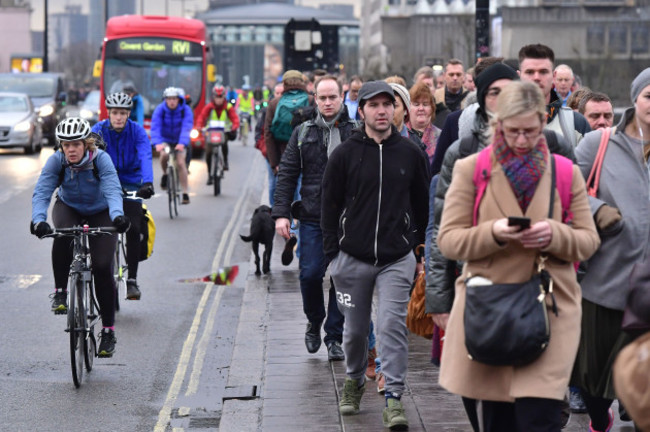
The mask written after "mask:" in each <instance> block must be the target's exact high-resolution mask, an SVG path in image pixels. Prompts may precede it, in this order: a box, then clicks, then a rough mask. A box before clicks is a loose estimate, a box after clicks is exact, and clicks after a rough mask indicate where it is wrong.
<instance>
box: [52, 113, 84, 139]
mask: <svg viewBox="0 0 650 432" xmlns="http://www.w3.org/2000/svg"><path fill="white" fill-rule="evenodd" d="M55 134H56V139H57V140H58V141H59V142H61V141H77V140H84V139H86V138H88V137H89V136H90V123H88V122H87V121H86V120H84V119H82V118H80V117H70V118H67V119H65V120H63V121H61V122H60V123H59V124H58V125H57V126H56V131H55Z"/></svg>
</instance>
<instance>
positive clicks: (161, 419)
mask: <svg viewBox="0 0 650 432" xmlns="http://www.w3.org/2000/svg"><path fill="white" fill-rule="evenodd" d="M260 161H261V158H260V157H257V155H256V157H255V158H254V159H253V166H252V167H251V169H250V172H251V173H255V174H257V173H258V172H259V170H260V167H259V165H260ZM253 178H255V179H256V178H257V175H254V176H250V175H249V176H248V178H247V181H246V184H245V185H244V189H243V190H242V193H241V194H240V196H239V199H238V200H237V203H236V204H235V209H234V211H233V212H232V216H231V217H230V220H229V221H228V225H227V226H226V228H225V229H224V231H223V232H222V236H221V240H220V241H219V246H218V248H217V252H216V254H215V257H214V260H213V261H212V272H215V271H217V270H218V269H219V265H220V261H221V255H222V254H223V250H224V249H225V247H226V243H228V242H229V241H230V242H234V241H235V238H236V234H237V233H236V232H235V231H234V230H233V228H234V225H235V223H236V222H237V221H241V216H240V215H239V213H240V212H241V211H242V210H243V203H244V200H245V199H246V198H247V195H248V190H249V188H250V185H251V179H253ZM233 248H234V246H232V247H229V248H228V251H229V252H230V254H228V257H230V256H231V255H232V252H231V251H232V249H233ZM213 287H214V284H213V283H208V284H206V286H205V289H204V291H203V295H202V296H201V300H200V301H199V304H198V305H197V309H196V313H195V315H194V320H193V321H192V326H191V327H190V331H189V333H188V335H187V338H186V339H185V342H184V343H183V349H182V350H181V355H180V358H179V359H178V365H177V366H176V372H175V373H174V378H173V379H172V382H171V384H170V386H169V390H168V391H167V398H166V399H165V402H164V404H163V406H162V408H161V410H160V412H159V413H158V422H157V423H156V426H155V427H154V432H165V430H166V429H167V425H168V424H169V422H170V419H171V412H172V408H173V406H174V403H175V402H176V400H177V399H178V395H179V394H180V390H181V386H182V384H183V381H184V379H185V375H186V372H187V367H188V364H189V362H190V358H191V355H192V350H193V347H194V343H195V341H196V336H197V334H198V331H199V326H200V324H201V317H202V315H203V311H204V310H205V305H206V304H207V302H208V298H209V297H210V294H211V292H212V288H213ZM222 290H223V287H219V289H218V290H217V297H216V298H215V300H214V302H213V304H212V307H211V310H210V311H209V312H208V315H209V316H210V315H212V311H213V310H214V311H216V309H217V308H218V306H219V302H220V300H221V294H220V293H221V292H222ZM212 318H214V317H212ZM209 321H210V322H208V324H207V325H208V326H212V324H213V323H212V321H214V319H210V320H209ZM209 336H210V335H209V333H208V332H207V331H206V330H204V331H203V335H202V336H201V341H203V338H204V337H205V338H206V342H205V344H203V345H205V346H203V345H202V344H201V342H199V345H200V346H199V347H197V352H196V354H195V358H194V364H193V367H192V374H191V378H190V383H189V385H188V390H187V391H188V392H189V391H190V390H193V391H196V388H197V387H198V381H199V378H200V376H201V369H202V367H203V361H204V359H205V354H206V347H207V339H209ZM199 348H200V349H199Z"/></svg>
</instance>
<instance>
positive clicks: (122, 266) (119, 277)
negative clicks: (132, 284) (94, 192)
mask: <svg viewBox="0 0 650 432" xmlns="http://www.w3.org/2000/svg"><path fill="white" fill-rule="evenodd" d="M124 195H125V198H127V199H132V200H136V199H138V200H139V199H140V198H138V192H137V191H125V192H124ZM128 270H129V264H128V262H127V260H126V233H118V235H117V244H116V245H115V256H114V258H113V279H115V294H116V296H115V311H116V312H117V311H119V310H120V292H122V293H123V294H124V295H123V296H122V298H124V299H125V300H126V299H127V296H126V294H127V288H126V287H127V285H126V279H127V276H126V275H127V272H128Z"/></svg>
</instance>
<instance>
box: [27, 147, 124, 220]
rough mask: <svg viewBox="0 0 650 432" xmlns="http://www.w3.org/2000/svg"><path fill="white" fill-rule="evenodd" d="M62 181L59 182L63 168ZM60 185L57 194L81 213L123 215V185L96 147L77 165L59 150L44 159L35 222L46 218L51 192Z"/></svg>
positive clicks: (35, 201)
mask: <svg viewBox="0 0 650 432" xmlns="http://www.w3.org/2000/svg"><path fill="white" fill-rule="evenodd" d="M93 159H95V163H96V165H97V175H98V176H99V179H97V178H96V177H95V173H94V172H93ZM62 169H63V170H65V171H64V175H63V183H61V185H59V178H60V176H59V175H60V173H61V170H62ZM57 187H58V188H59V192H58V196H59V199H60V200H61V201H63V203H64V204H66V205H68V206H70V207H72V208H73V209H75V210H76V211H78V212H79V214H81V215H82V216H89V215H93V214H96V213H99V212H101V211H104V210H106V209H108V211H109V215H110V217H111V219H115V218H116V217H118V216H123V215H124V211H123V209H122V188H121V186H120V181H119V179H118V177H117V173H116V171H115V167H114V166H113V163H112V162H111V158H110V156H109V155H108V154H106V152H104V151H102V150H99V149H97V150H96V151H94V152H93V154H92V159H91V158H90V157H89V153H88V152H86V154H85V156H84V158H83V159H82V161H81V162H80V163H78V164H76V165H74V166H70V165H68V164H67V162H66V160H65V156H64V154H63V153H62V152H60V151H57V152H55V153H54V154H52V155H51V156H50V157H49V158H48V159H47V162H45V166H44V167H43V170H42V171H41V175H40V177H39V178H38V181H37V182H36V187H35V188H34V194H33V195H32V222H34V223H35V224H36V223H39V222H44V221H46V220H47V209H48V208H49V206H50V200H51V199H52V193H54V190H55V189H56V188H57Z"/></svg>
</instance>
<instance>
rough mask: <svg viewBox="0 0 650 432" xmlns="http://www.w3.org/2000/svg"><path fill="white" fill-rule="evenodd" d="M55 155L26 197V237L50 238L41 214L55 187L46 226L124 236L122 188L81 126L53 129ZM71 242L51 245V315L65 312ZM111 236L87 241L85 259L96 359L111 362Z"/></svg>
mask: <svg viewBox="0 0 650 432" xmlns="http://www.w3.org/2000/svg"><path fill="white" fill-rule="evenodd" d="M55 134H56V139H57V141H58V142H59V144H60V147H61V149H60V151H56V152H55V153H54V154H53V155H52V156H50V157H49V159H48V160H47V162H46V163H45V166H44V167H43V170H42V171H41V175H40V177H39V178H38V182H37V183H36V187H35V189H34V195H33V196H32V222H31V225H30V229H31V232H32V234H34V235H36V236H37V237H39V238H42V237H43V236H44V235H46V234H49V233H51V232H52V228H51V227H50V225H49V224H48V223H47V221H46V220H47V209H48V208H49V206H50V200H51V197H52V193H53V192H54V190H55V189H56V188H57V187H58V188H59V190H58V193H57V197H56V201H55V203H54V207H53V208H52V221H53V222H54V226H55V227H57V228H68V227H72V226H75V225H81V224H82V223H87V224H88V225H90V226H97V227H98V226H106V225H109V224H111V223H112V224H113V226H115V227H116V228H117V230H118V231H119V232H126V231H127V230H128V228H129V225H130V223H129V219H128V218H127V217H126V216H124V212H123V210H122V188H121V187H120V181H119V179H118V177H117V172H116V171H115V167H114V166H113V163H112V162H111V158H110V156H109V155H108V154H106V153H104V152H103V151H102V150H99V149H98V148H97V147H96V146H95V138H94V137H91V135H90V125H89V124H88V122H87V121H85V120H83V119H81V118H78V117H71V118H68V119H65V120H63V121H62V122H61V123H59V124H58V125H57V127H56V132H55ZM71 242H72V240H71V239H70V238H57V239H54V243H53V245H52V267H53V270H54V283H55V287H56V288H55V292H54V294H53V295H52V311H53V312H54V313H55V314H63V313H65V312H66V311H67V305H66V300H67V291H66V286H67V280H68V270H69V268H70V263H71V262H72V246H71ZM115 242H116V238H115V236H114V235H106V236H100V237H92V238H91V239H90V255H91V257H92V262H93V275H94V277H95V294H96V296H97V301H98V302H99V307H100V309H101V316H102V324H103V329H102V333H101V342H100V344H99V350H98V356H99V357H112V355H113V353H114V351H115V343H116V342H117V340H116V338H115V331H114V322H115V295H116V293H115V286H114V283H113V274H112V273H113V272H112V268H111V267H112V259H113V254H114V253H115Z"/></svg>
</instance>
